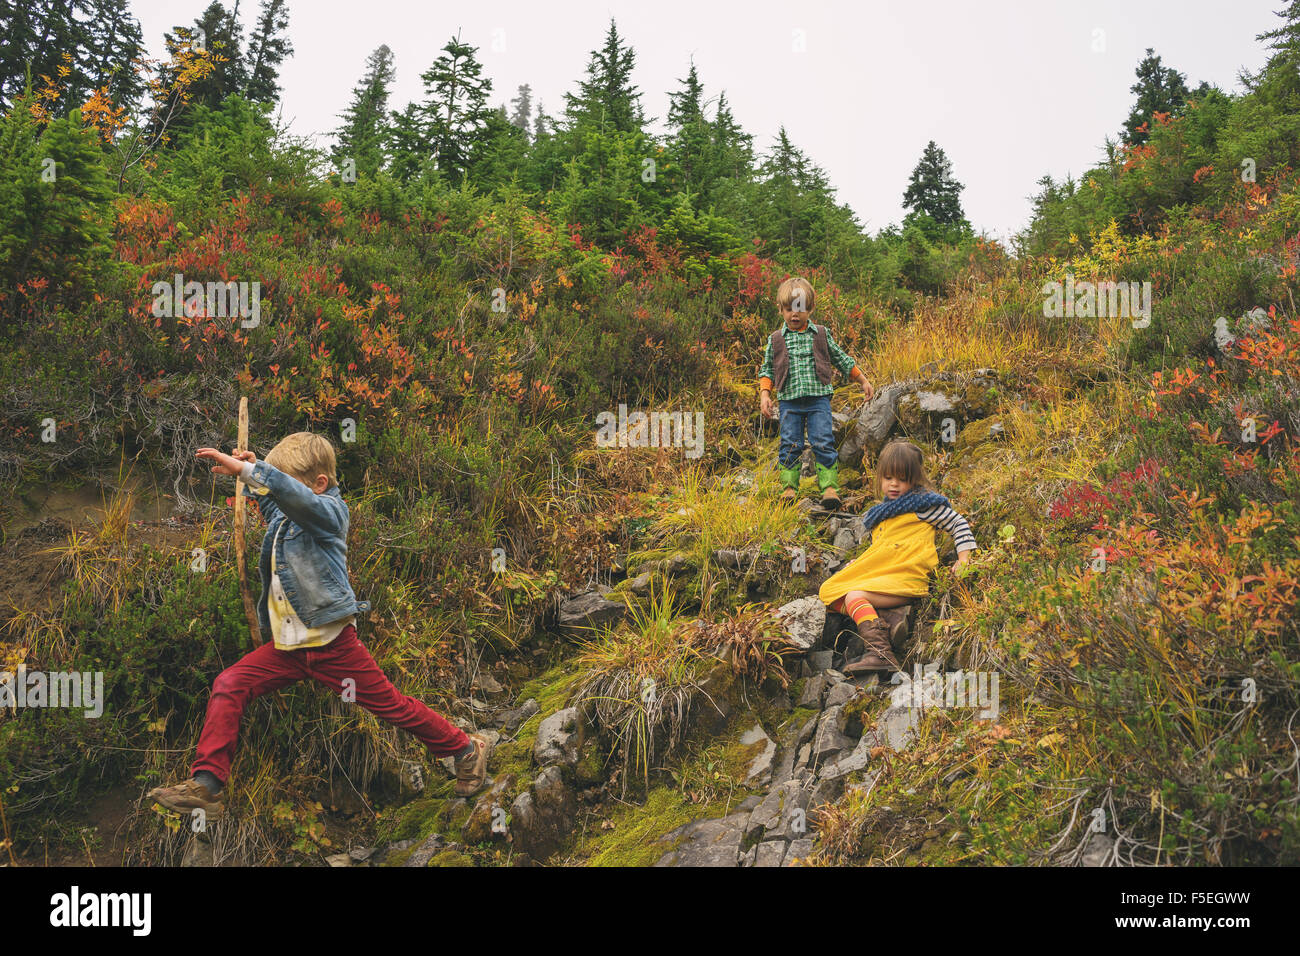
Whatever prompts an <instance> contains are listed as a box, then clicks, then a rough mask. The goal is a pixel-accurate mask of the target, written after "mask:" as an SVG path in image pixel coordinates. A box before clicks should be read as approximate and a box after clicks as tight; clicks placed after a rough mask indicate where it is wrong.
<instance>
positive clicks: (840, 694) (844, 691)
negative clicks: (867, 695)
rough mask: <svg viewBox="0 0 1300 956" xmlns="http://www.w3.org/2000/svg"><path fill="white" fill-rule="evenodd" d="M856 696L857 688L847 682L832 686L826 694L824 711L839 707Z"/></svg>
mask: <svg viewBox="0 0 1300 956" xmlns="http://www.w3.org/2000/svg"><path fill="white" fill-rule="evenodd" d="M857 696H858V688H857V687H856V686H854V685H853V684H851V683H849V682H848V681H842V682H840V683H838V684H832V685H831V689H830V690H828V691H827V692H826V704H825V706H826V709H827V710H829V709H830V708H832V707H841V706H843V705H844V704H847V703H848V702H849V701H851V700H852V699H853V698H855V697H857Z"/></svg>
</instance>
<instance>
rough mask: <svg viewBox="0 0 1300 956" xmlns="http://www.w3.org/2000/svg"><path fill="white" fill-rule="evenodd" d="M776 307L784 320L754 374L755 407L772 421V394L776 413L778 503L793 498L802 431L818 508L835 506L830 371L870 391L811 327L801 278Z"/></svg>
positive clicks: (849, 361) (790, 283)
mask: <svg viewBox="0 0 1300 956" xmlns="http://www.w3.org/2000/svg"><path fill="white" fill-rule="evenodd" d="M776 304H777V306H778V308H780V310H781V317H782V318H783V319H784V320H785V325H784V327H783V328H780V329H777V330H776V331H775V332H773V333H772V334H771V336H769V337H768V340H767V349H766V350H765V351H764V352H763V365H762V367H761V368H760V369H759V370H758V387H759V396H760V406H761V408H762V412H763V414H764V415H766V416H767V417H768V418H776V417H777V416H776V410H775V408H774V407H773V403H772V393H773V391H775V392H776V396H777V400H778V402H779V406H780V412H781V416H780V417H781V448H780V451H779V452H778V455H777V457H778V462H779V465H780V472H781V484H782V485H784V486H785V491H783V492H782V493H781V500H782V501H784V502H790V501H793V500H794V499H795V497H796V495H797V494H798V493H799V457H800V456H801V455H802V454H803V443H804V434H805V432H806V433H807V435H808V443H809V444H810V445H812V450H813V456H814V457H815V458H816V459H817V485H818V487H819V488H820V489H821V493H822V507H823V508H825V509H826V510H827V511H835V510H838V509H839V507H840V496H839V492H838V491H837V486H838V485H839V456H838V454H837V453H836V451H835V429H834V424H833V422H832V421H831V394H832V393H833V392H834V391H835V389H834V388H832V387H831V377H832V369H839V370H840V372H842V373H846V374H847V375H848V376H849V378H851V379H852V380H853V381H855V382H858V383H860V384H861V385H862V392H863V394H864V395H866V397H867V400H868V401H870V400H871V396H872V394H874V390H873V389H872V387H871V383H870V382H868V381H867V377H866V376H865V375H864V374H862V371H861V369H859V368H858V366H857V364H856V363H855V362H854V361H853V358H852V357H851V356H850V355H849V353H847V352H845V351H844V350H843V349H842V348H840V347H839V345H838V344H837V343H836V342H835V339H834V338H832V337H831V334H830V332H829V331H828V330H827V328H826V327H825V326H824V325H821V326H819V325H812V324H811V323H810V322H809V320H808V317H809V315H810V314H811V313H812V310H813V289H812V286H811V285H810V284H809V283H808V280H807V279H802V278H793V279H786V280H785V281H784V282H782V283H781V287H780V288H779V289H777V292H776Z"/></svg>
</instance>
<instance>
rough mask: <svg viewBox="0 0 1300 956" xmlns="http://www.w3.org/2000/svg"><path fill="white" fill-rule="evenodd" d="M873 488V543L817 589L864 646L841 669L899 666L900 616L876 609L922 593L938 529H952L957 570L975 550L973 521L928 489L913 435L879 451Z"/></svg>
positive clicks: (868, 522)
mask: <svg viewBox="0 0 1300 956" xmlns="http://www.w3.org/2000/svg"><path fill="white" fill-rule="evenodd" d="M876 495H877V497H880V498H881V499H882V501H881V503H880V504H878V505H876V506H875V507H874V508H872V509H871V510H870V511H868V512H867V513H866V516H865V517H863V519H862V525H863V527H864V528H866V529H867V532H868V533H869V534H870V535H871V545H870V547H868V548H867V550H866V552H865V553H864V554H863V555H862V556H860V557H859V558H857V559H856V560H854V561H852V562H851V563H850V564H849V565H848V566H847V567H844V568H841V569H840V570H839V571H837V572H836V573H835V574H833V575H831V577H829V578H828V579H827V580H826V582H825V583H824V584H822V586H821V591H820V593H819V596H820V597H821V599H822V601H824V602H825V603H826V604H827V606H828V607H829V609H830V610H832V611H838V612H840V613H841V614H847V615H849V616H850V617H851V618H853V621H854V623H855V624H857V626H858V635H859V636H860V637H861V638H862V642H863V643H864V644H865V645H866V653H865V654H863V656H862V657H860V658H858V659H857V660H856V661H853V662H852V663H850V664H848V665H847V666H846V667H845V668H844V673H846V674H855V673H859V672H862V671H886V672H888V671H890V670H899V664H898V660H897V659H896V658H895V657H894V654H893V651H892V649H891V645H892V643H893V642H894V641H895V640H897V638H898V636H899V634H898V632H899V631H901V630H902V628H903V627H904V620H900V621H899V622H898V623H897V624H895V625H894V628H893V629H892V630H891V629H890V628H888V627H886V626H885V623H884V622H883V621H881V620H880V617H879V616H878V615H877V613H876V611H877V610H878V609H881V608H893V607H899V606H901V605H903V604H907V603H909V602H910V601H911V600H912V599H913V598H917V597H921V596H923V595H924V594H925V593H926V592H927V590H928V582H927V577H928V575H929V573H930V572H931V571H933V570H934V569H935V568H936V567H937V566H938V564H939V553H938V550H937V549H936V548H935V543H934V532H935V529H936V528H938V529H939V530H941V531H946V532H947V533H948V534H950V535H952V538H953V541H954V542H955V543H956V545H957V563H956V564H954V565H953V566H952V569H953V570H954V571H956V570H957V569H958V568H960V567H961V566H962V565H964V564H965V563H966V562H967V561H969V560H970V553H971V552H972V551H974V550H975V538H974V536H972V535H971V531H970V525H968V524H967V523H966V519H965V518H963V517H962V516H961V515H959V514H958V513H957V512H955V511H953V510H952V508H951V507H950V506H949V505H948V499H947V498H945V497H944V496H943V495H941V494H939V493H937V492H936V491H934V490H933V487H932V486H931V484H930V481H929V479H927V478H926V476H925V472H924V471H923V470H922V467H921V449H919V448H917V447H916V446H915V445H913V444H912V443H911V442H901V441H896V442H890V443H889V444H888V445H886V446H885V448H884V450H883V451H882V452H881V453H880V460H879V461H878V462H877V464H876Z"/></svg>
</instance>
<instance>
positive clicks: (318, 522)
mask: <svg viewBox="0 0 1300 956" xmlns="http://www.w3.org/2000/svg"><path fill="white" fill-rule="evenodd" d="M198 457H199V458H204V459H208V460H211V461H213V462H215V465H214V466H213V468H212V471H213V473H214V474H219V475H238V476H239V477H240V478H241V479H242V480H243V481H244V482H245V484H247V485H248V489H246V490H245V494H247V495H248V496H249V497H251V498H253V499H254V500H255V501H256V502H257V504H258V508H259V510H260V511H261V512H262V516H263V518H265V519H266V523H267V527H266V535H265V536H264V537H263V539H262V553H261V560H260V562H259V565H258V570H259V572H260V574H261V579H262V593H261V595H260V596H259V598H258V601H257V616H258V621H259V623H260V624H261V627H262V631H263V633H266V632H267V631H269V632H270V634H271V637H272V643H270V644H263V645H262V646H261V647H258V648H256V649H255V650H253V651H250V652H249V653H248V654H245V655H244V656H243V657H242V658H240V659H239V661H237V662H236V663H235V664H233V665H232V666H230V667H228V668H226V669H225V670H224V671H222V672H221V673H220V674H219V675H218V676H217V679H216V681H214V682H213V685H212V697H211V699H210V700H209V701H208V710H207V716H206V717H205V719H204V723H203V732H202V733H201V734H200V736H199V745H198V755H197V757H196V758H195V760H194V763H193V765H192V766H191V773H192V776H191V778H190V779H188V780H185V781H183V782H182V783H179V784H176V785H174V786H170V787H156V788H154V789H153V790H151V791H150V792H149V797H150V798H151V799H152V800H154V801H155V802H156V803H158V804H160V805H161V806H164V807H166V808H168V809H170V810H177V811H180V812H185V813H188V812H191V811H193V810H194V809H196V808H201V809H202V810H204V812H205V813H207V814H209V815H217V814H220V813H221V811H222V809H223V807H224V796H223V795H222V788H223V787H224V786H225V783H226V780H227V779H228V778H229V776H230V764H231V761H232V760H233V759H234V755H235V746H236V742H237V738H238V735H239V719H240V717H241V715H242V714H243V712H244V709H245V708H246V707H247V706H248V703H249V702H250V701H251V700H252V699H253V698H255V697H258V696H260V695H262V694H265V693H267V692H269V691H272V690H277V689H279V688H281V687H285V686H288V685H289V684H293V683H295V682H297V681H300V680H303V679H305V678H309V677H310V678H312V679H314V680H316V681H318V682H319V683H321V684H324V685H325V686H327V687H329V688H330V689H331V690H333V691H334V692H335V693H338V692H340V691H342V690H344V688H345V687H346V688H347V690H348V692H349V694H355V697H354V698H353V699H355V701H356V703H358V704H360V705H361V706H362V707H364V708H366V709H367V710H368V711H370V712H371V713H372V714H374V715H375V716H376V717H379V718H380V719H382V720H386V721H388V722H389V723H391V724H394V725H396V726H398V727H401V728H403V729H405V730H407V731H410V732H411V733H413V734H415V735H416V736H417V737H419V738H420V740H421V742H423V743H424V745H425V746H426V747H427V748H428V749H429V752H430V753H431V754H432V755H433V756H434V757H435V758H437V757H444V756H448V755H455V757H456V794H457V795H458V796H470V795H472V794H474V793H476V792H477V791H478V790H480V789H482V787H483V784H484V783H485V781H486V778H487V758H488V746H487V741H486V739H485V738H483V737H482V736H480V735H478V734H471V735H467V734H466V733H465V732H464V731H462V730H460V729H459V728H458V727H455V726H453V725H452V724H450V723H449V722H448V721H447V720H446V718H444V717H442V716H441V715H439V714H437V713H435V712H434V711H433V710H431V709H429V708H428V707H427V706H425V705H424V704H422V703H420V702H419V701H417V700H415V699H414V698H411V697H407V696H405V695H403V694H401V693H399V692H398V691H397V689H396V688H395V687H394V686H393V685H392V683H391V682H390V681H389V680H388V678H387V677H385V676H384V672H383V671H382V670H380V669H379V665H378V664H376V663H375V659H374V658H373V657H371V656H370V652H369V651H367V650H366V648H365V647H364V646H363V645H362V644H361V642H360V641H359V640H358V639H357V630H356V614H357V612H358V611H361V612H364V611H366V610H369V607H370V605H369V603H368V602H361V603H358V602H357V599H356V595H355V594H354V593H353V591H352V587H351V585H350V584H349V583H348V570H347V549H348V545H347V541H348V506H347V504H346V503H344V501H343V496H342V495H341V494H339V489H338V483H337V481H336V480H335V459H334V448H333V446H332V445H331V444H330V443H329V442H328V441H327V440H326V439H324V438H322V437H321V436H319V435H313V434H311V433H310V432H297V433H295V434H293V435H290V436H289V437H288V438H286V439H284V440H283V441H281V442H280V443H279V444H278V445H276V446H275V448H273V449H272V450H271V452H270V453H269V454H268V455H267V456H266V460H265V461H262V462H259V461H258V460H257V456H256V455H254V454H253V453H252V452H247V451H245V452H236V454H235V456H234V457H232V456H230V455H225V454H222V453H221V452H220V451H218V450H216V449H215V448H200V449H199V451H198ZM345 681H346V682H350V683H347V684H345Z"/></svg>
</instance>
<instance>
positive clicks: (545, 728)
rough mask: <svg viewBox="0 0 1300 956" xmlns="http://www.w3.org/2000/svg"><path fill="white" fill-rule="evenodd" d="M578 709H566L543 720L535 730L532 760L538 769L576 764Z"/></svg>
mask: <svg viewBox="0 0 1300 956" xmlns="http://www.w3.org/2000/svg"><path fill="white" fill-rule="evenodd" d="M577 730H578V708H576V707H566V708H564V709H563V710H557V711H556V712H555V713H553V714H551V716H549V717H547V718H545V719H544V720H543V721H542V723H541V726H540V727H538V728H537V742H536V743H535V744H533V759H534V760H536V761H537V765H538V766H539V767H546V766H549V765H550V764H556V763H562V764H565V765H566V766H569V767H572V766H573V765H574V764H576V763H577V762H578V734H577Z"/></svg>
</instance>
